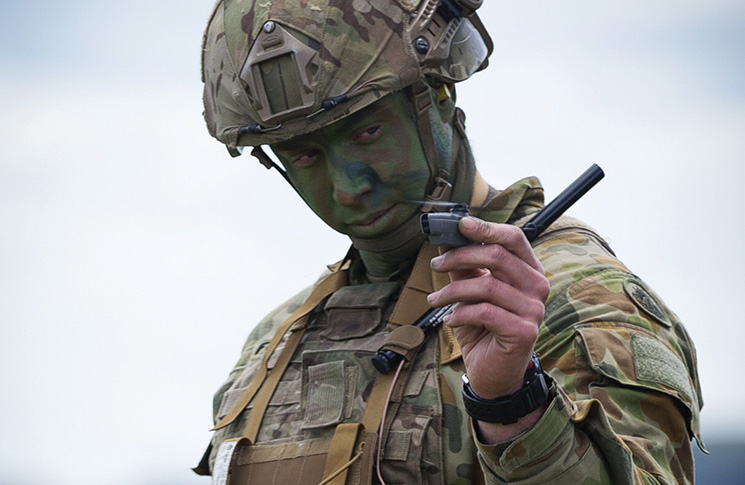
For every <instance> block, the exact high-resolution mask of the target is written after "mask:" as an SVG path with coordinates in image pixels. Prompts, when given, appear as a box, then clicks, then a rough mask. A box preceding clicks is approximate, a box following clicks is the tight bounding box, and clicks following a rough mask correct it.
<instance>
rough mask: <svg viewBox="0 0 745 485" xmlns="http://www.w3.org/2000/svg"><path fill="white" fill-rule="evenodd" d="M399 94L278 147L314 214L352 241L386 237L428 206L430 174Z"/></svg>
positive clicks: (406, 105)
mask: <svg viewBox="0 0 745 485" xmlns="http://www.w3.org/2000/svg"><path fill="white" fill-rule="evenodd" d="M407 103H408V101H407V100H406V98H405V97H404V95H403V94H401V93H394V94H391V95H389V96H386V97H384V98H383V99H381V100H380V101H378V102H376V103H374V104H372V105H371V106H369V107H367V108H365V109H363V110H361V111H359V112H357V113H355V114H353V115H351V116H348V117H346V118H344V119H342V120H340V121H338V122H336V123H333V124H331V125H329V126H327V127H324V128H322V129H320V130H318V131H315V132H313V133H309V134H307V135H302V136H298V137H295V138H293V139H291V140H289V141H286V142H281V143H277V144H274V145H272V150H273V151H274V153H275V154H276V155H277V157H278V158H279V159H280V161H281V162H282V164H283V165H284V167H285V169H286V170H287V174H288V175H289V177H290V180H292V183H293V184H294V185H295V187H296V188H297V190H298V191H299V192H300V194H301V195H302V196H303V198H304V199H305V201H306V203H307V204H308V205H309V206H310V208H311V209H313V211H314V212H315V213H316V214H317V215H318V216H319V217H320V218H321V219H323V220H324V221H325V222H326V223H327V224H328V225H329V226H331V227H332V228H334V229H335V230H337V231H339V232H341V233H344V234H348V235H350V236H353V237H359V238H370V237H377V236H384V235H386V234H388V233H390V232H391V231H393V230H394V229H396V228H397V227H398V226H399V225H400V224H401V223H403V222H404V221H406V220H407V219H408V218H409V217H411V216H412V215H413V214H414V213H415V212H416V211H417V210H418V207H419V204H418V203H416V202H412V201H421V200H422V199H423V198H424V195H425V191H426V186H427V181H428V179H429V166H428V165H427V160H426V158H425V156H424V151H423V149H422V145H421V142H420V140H419V134H418V132H417V129H416V125H415V123H414V119H413V116H412V114H411V112H410V108H409V106H408V104H407Z"/></svg>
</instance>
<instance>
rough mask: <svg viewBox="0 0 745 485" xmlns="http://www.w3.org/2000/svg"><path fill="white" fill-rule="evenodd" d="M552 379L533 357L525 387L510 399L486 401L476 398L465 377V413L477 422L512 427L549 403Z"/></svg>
mask: <svg viewBox="0 0 745 485" xmlns="http://www.w3.org/2000/svg"><path fill="white" fill-rule="evenodd" d="M548 379H550V378H549V377H548V376H547V375H546V373H545V372H543V367H541V361H540V360H539V359H538V356H537V355H536V354H535V353H533V355H532V356H531V357H530V363H529V364H528V370H526V371H525V377H524V380H523V387H522V388H521V389H520V390H519V391H517V392H515V393H513V394H510V395H509V396H502V397H498V398H496V399H483V398H480V397H479V396H477V395H476V393H475V392H473V389H471V385H470V384H469V382H468V376H466V375H465V374H463V388H462V392H463V402H464V404H465V406H466V412H467V413H468V414H469V415H470V416H471V417H472V418H474V419H478V420H479V421H486V422H489V423H501V424H512V423H516V422H517V420H518V419H520V418H522V417H523V416H526V415H528V414H530V413H532V412H533V411H535V410H536V409H538V408H539V407H541V406H542V405H543V404H544V403H545V402H546V401H548V396H549V391H548V383H547V380H548Z"/></svg>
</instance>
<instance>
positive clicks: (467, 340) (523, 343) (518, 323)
mask: <svg viewBox="0 0 745 485" xmlns="http://www.w3.org/2000/svg"><path fill="white" fill-rule="evenodd" d="M447 325H448V326H449V327H453V328H454V329H455V331H456V337H457V338H458V342H459V343H460V344H461V345H462V346H464V347H465V349H466V350H470V346H471V345H475V344H477V343H478V341H480V340H482V339H483V338H484V337H485V334H483V333H482V330H485V331H487V332H489V333H490V334H492V335H493V336H494V337H496V340H495V341H494V342H493V344H494V345H497V346H499V353H500V354H503V355H512V354H522V353H525V352H526V350H528V351H529V350H530V349H532V348H533V346H534V345H535V342H536V339H537V338H538V325H536V324H534V323H533V322H530V321H527V320H525V319H523V318H520V317H519V316H517V315H515V314H513V313H511V312H509V311H507V310H505V309H504V308H499V307H495V306H493V305H489V304H486V303H473V304H459V305H458V306H457V307H456V308H455V309H454V310H453V313H451V314H450V318H449V319H448V321H447Z"/></svg>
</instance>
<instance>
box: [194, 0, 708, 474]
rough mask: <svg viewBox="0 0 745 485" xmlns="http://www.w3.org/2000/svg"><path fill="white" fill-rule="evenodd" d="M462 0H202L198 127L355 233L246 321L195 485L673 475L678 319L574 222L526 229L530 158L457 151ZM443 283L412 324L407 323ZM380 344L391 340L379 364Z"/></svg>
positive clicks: (481, 49) (534, 192) (483, 39)
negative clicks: (451, 237) (445, 213)
mask: <svg viewBox="0 0 745 485" xmlns="http://www.w3.org/2000/svg"><path fill="white" fill-rule="evenodd" d="M480 3H481V2H480V1H478V0H347V1H339V0H270V1H265V2H259V1H255V0H242V1H241V0H233V1H218V2H217V5H216V6H215V9H214V12H213V14H212V16H211V18H210V20H209V25H208V27H207V31H206V33H205V37H204V46H203V81H204V85H205V86H204V105H205V118H206V121H207V126H208V129H209V131H210V133H211V134H212V136H214V137H216V138H217V139H218V140H219V141H220V142H222V143H223V144H225V145H226V146H227V148H228V150H229V152H230V153H231V154H232V155H233V156H237V155H239V154H240V153H241V152H242V151H243V149H244V148H245V147H253V149H252V152H251V153H252V154H253V155H254V156H255V157H256V158H258V159H259V160H260V161H261V162H262V163H263V164H264V165H266V166H267V167H272V166H273V167H274V168H276V169H277V170H279V171H280V173H282V174H283V176H284V177H285V178H286V179H287V181H288V182H289V183H290V185H291V186H292V187H293V188H294V189H295V191H296V192H297V193H298V194H299V195H300V196H301V197H302V198H303V200H304V201H305V202H306V203H307V204H308V206H310V208H311V209H312V210H313V211H314V212H315V213H316V214H317V215H318V216H319V217H320V218H321V219H323V221H324V222H326V223H327V224H328V225H329V226H331V227H332V228H334V229H335V230H337V231H339V232H341V233H344V234H346V235H348V236H349V237H350V239H351V241H352V247H351V249H350V250H349V252H348V254H347V255H346V256H345V257H344V258H343V259H342V260H341V261H340V262H338V263H337V264H335V265H332V266H330V267H329V271H328V272H327V273H326V274H324V276H323V277H322V278H321V279H320V280H319V281H318V282H317V283H316V284H315V285H314V286H313V287H312V288H309V289H308V290H306V291H304V292H302V293H301V294H300V295H297V296H295V297H293V298H291V299H290V300H289V301H288V302H287V303H286V304H284V305H282V306H281V307H280V308H278V309H277V310H275V311H274V312H273V313H272V314H270V315H269V316H268V317H266V318H265V319H264V320H263V321H262V322H261V323H260V324H259V325H258V326H257V327H256V328H255V329H254V330H253V331H252V333H251V335H250V336H249V337H248V340H247V342H246V344H245V345H244V347H243V351H242V354H241V357H240V359H239V361H238V363H237V365H236V366H235V368H234V369H233V371H232V372H231V373H230V376H229V378H228V380H227V382H226V383H225V384H224V385H223V386H222V387H221V388H220V390H219V391H218V392H217V394H216V396H215V400H214V419H215V433H214V436H213V439H212V442H211V444H210V446H209V448H208V449H207V452H206V453H205V456H204V457H203V459H202V462H201V463H200V465H199V466H198V467H197V468H195V471H196V472H197V473H200V474H212V475H213V481H214V483H231V484H249V483H250V484H254V483H257V484H258V483H261V484H263V483H277V484H285V483H298V484H319V483H320V484H336V485H341V484H344V483H347V484H358V483H359V484H369V483H381V484H383V483H386V484H402V483H409V484H414V483H426V484H468V483H511V482H518V483H575V482H576V483H690V482H693V479H694V477H693V460H692V452H691V439H692V437H695V438H696V439H697V441H698V442H699V444H700V443H701V442H700V439H699V428H698V422H699V421H698V416H699V409H700V407H701V405H702V401H701V393H700V388H699V384H698V377H697V371H696V357H695V351H694V348H693V345H692V343H691V341H690V339H689V337H688V334H687V333H686V331H685V329H684V328H683V326H682V325H681V323H680V322H679V320H678V318H677V317H676V316H675V314H674V313H672V312H671V311H670V310H669V309H668V308H667V307H666V306H665V304H664V303H663V302H662V301H661V300H660V299H659V297H658V296H657V295H656V294H655V293H653V292H652V291H651V290H650V289H649V288H648V287H647V286H646V285H645V284H644V283H643V282H642V281H641V280H640V279H639V278H638V277H636V276H635V275H634V274H632V273H631V272H630V271H629V270H628V269H627V268H626V267H625V266H624V265H623V264H622V263H620V262H619V261H618V260H617V259H616V258H615V255H614V254H613V252H612V251H611V249H610V248H609V247H608V244H607V243H606V242H605V241H604V240H603V239H602V238H601V237H599V236H598V235H597V234H596V233H595V232H594V231H593V230H592V229H591V228H589V227H587V226H586V225H584V224H583V223H581V222H579V221H576V220H574V219H571V218H568V217H563V218H561V219H559V220H558V221H557V222H556V223H554V224H553V225H552V226H550V227H549V228H548V230H547V231H546V232H544V234H543V235H542V236H541V237H539V238H538V239H537V240H536V241H534V242H533V244H532V247H531V244H530V243H529V242H528V241H527V239H526V238H525V236H524V235H523V232H522V231H520V229H519V228H518V226H519V225H521V224H522V223H524V222H525V221H526V220H527V219H528V218H529V217H530V216H531V215H532V214H533V213H535V212H536V211H537V210H539V208H540V207H541V206H542V205H543V191H542V188H541V187H540V185H539V183H538V181H537V179H535V178H526V179H524V180H521V181H519V182H517V183H516V184H514V185H512V186H510V187H509V188H507V189H505V190H502V191H498V190H495V189H494V188H492V187H491V186H489V185H488V184H487V183H486V182H484V180H483V179H482V178H481V177H480V176H479V174H478V172H477V170H476V167H475V164H474V161H473V157H472V154H471V150H470V148H469V145H468V141H467V139H466V135H465V131H464V120H465V116H464V115H463V113H462V111H461V110H460V109H458V108H456V106H455V90H454V84H455V83H457V82H459V81H462V80H464V79H466V78H468V77H470V76H471V75H472V74H473V73H474V72H476V71H478V70H480V69H482V68H484V67H485V66H486V64H487V58H488V56H489V54H490V51H491V42H490V39H489V37H488V34H487V33H486V32H485V30H484V28H483V25H482V24H481V22H480V20H479V18H478V16H477V15H476V13H475V10H476V9H477V8H478V6H479V4H480ZM266 146H268V147H269V148H270V149H271V151H273V152H274V154H275V155H276V156H277V158H278V159H279V161H280V162H281V167H280V166H278V165H276V164H275V162H274V161H272V159H271V158H270V157H269V156H268V155H267V153H266V151H265V150H264V148H262V147H266ZM443 202H468V203H469V206H470V210H471V215H472V216H478V217H466V218H464V219H463V220H462V221H461V222H460V224H459V229H460V232H461V233H462V234H463V235H464V236H466V237H467V238H468V239H469V240H470V241H472V242H474V243H476V244H470V245H467V246H463V247H459V248H456V249H452V250H449V251H447V252H442V254H440V251H438V249H437V248H435V247H433V246H431V245H430V244H429V243H428V242H427V241H426V238H425V236H424V235H422V233H421V231H420V229H419V222H418V220H419V216H420V214H422V213H427V212H431V211H437V210H442V207H443V204H442V203H443ZM451 304H452V305H454V306H453V307H452V308H453V309H452V312H451V313H449V314H448V315H447V316H445V318H444V322H445V323H444V325H441V326H440V327H439V328H438V329H437V330H436V331H435V332H433V334H431V335H425V334H424V333H423V332H422V331H421V330H419V329H418V328H417V327H415V326H413V325H412V323H414V322H415V320H417V318H418V317H419V316H421V315H422V314H423V313H425V312H426V311H427V310H428V309H430V308H439V307H446V308H449V307H447V305H451ZM381 348H384V349H392V350H395V351H396V352H398V353H400V354H403V355H405V357H406V358H405V359H403V360H401V363H400V364H399V365H397V366H396V367H395V369H393V371H392V372H388V373H381V372H378V371H377V370H376V369H375V368H374V366H373V364H372V362H371V357H372V356H373V355H375V354H376V352H377V351H378V350H379V349H381ZM464 374H465V375H467V378H464ZM700 446H702V445H701V444H700Z"/></svg>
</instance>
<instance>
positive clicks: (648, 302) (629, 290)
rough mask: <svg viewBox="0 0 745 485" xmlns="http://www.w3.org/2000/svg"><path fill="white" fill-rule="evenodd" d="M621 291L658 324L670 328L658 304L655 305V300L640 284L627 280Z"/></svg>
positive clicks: (668, 321)
mask: <svg viewBox="0 0 745 485" xmlns="http://www.w3.org/2000/svg"><path fill="white" fill-rule="evenodd" d="M623 289H624V291H625V292H626V294H627V295H628V297H629V298H631V301H633V302H634V303H635V304H636V306H638V307H639V308H641V309H642V310H644V312H646V313H647V314H648V315H649V316H651V317H652V318H654V319H655V320H656V321H657V322H658V323H660V324H662V325H664V326H665V327H668V328H670V327H671V326H672V323H670V320H669V319H668V318H667V316H666V315H665V312H664V311H663V310H662V308H661V307H660V304H659V303H657V300H655V298H654V297H653V296H652V295H651V294H650V293H649V291H648V290H647V289H646V288H645V287H644V286H643V285H642V284H641V283H639V282H638V281H636V280H632V279H627V280H626V281H624V282H623Z"/></svg>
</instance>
